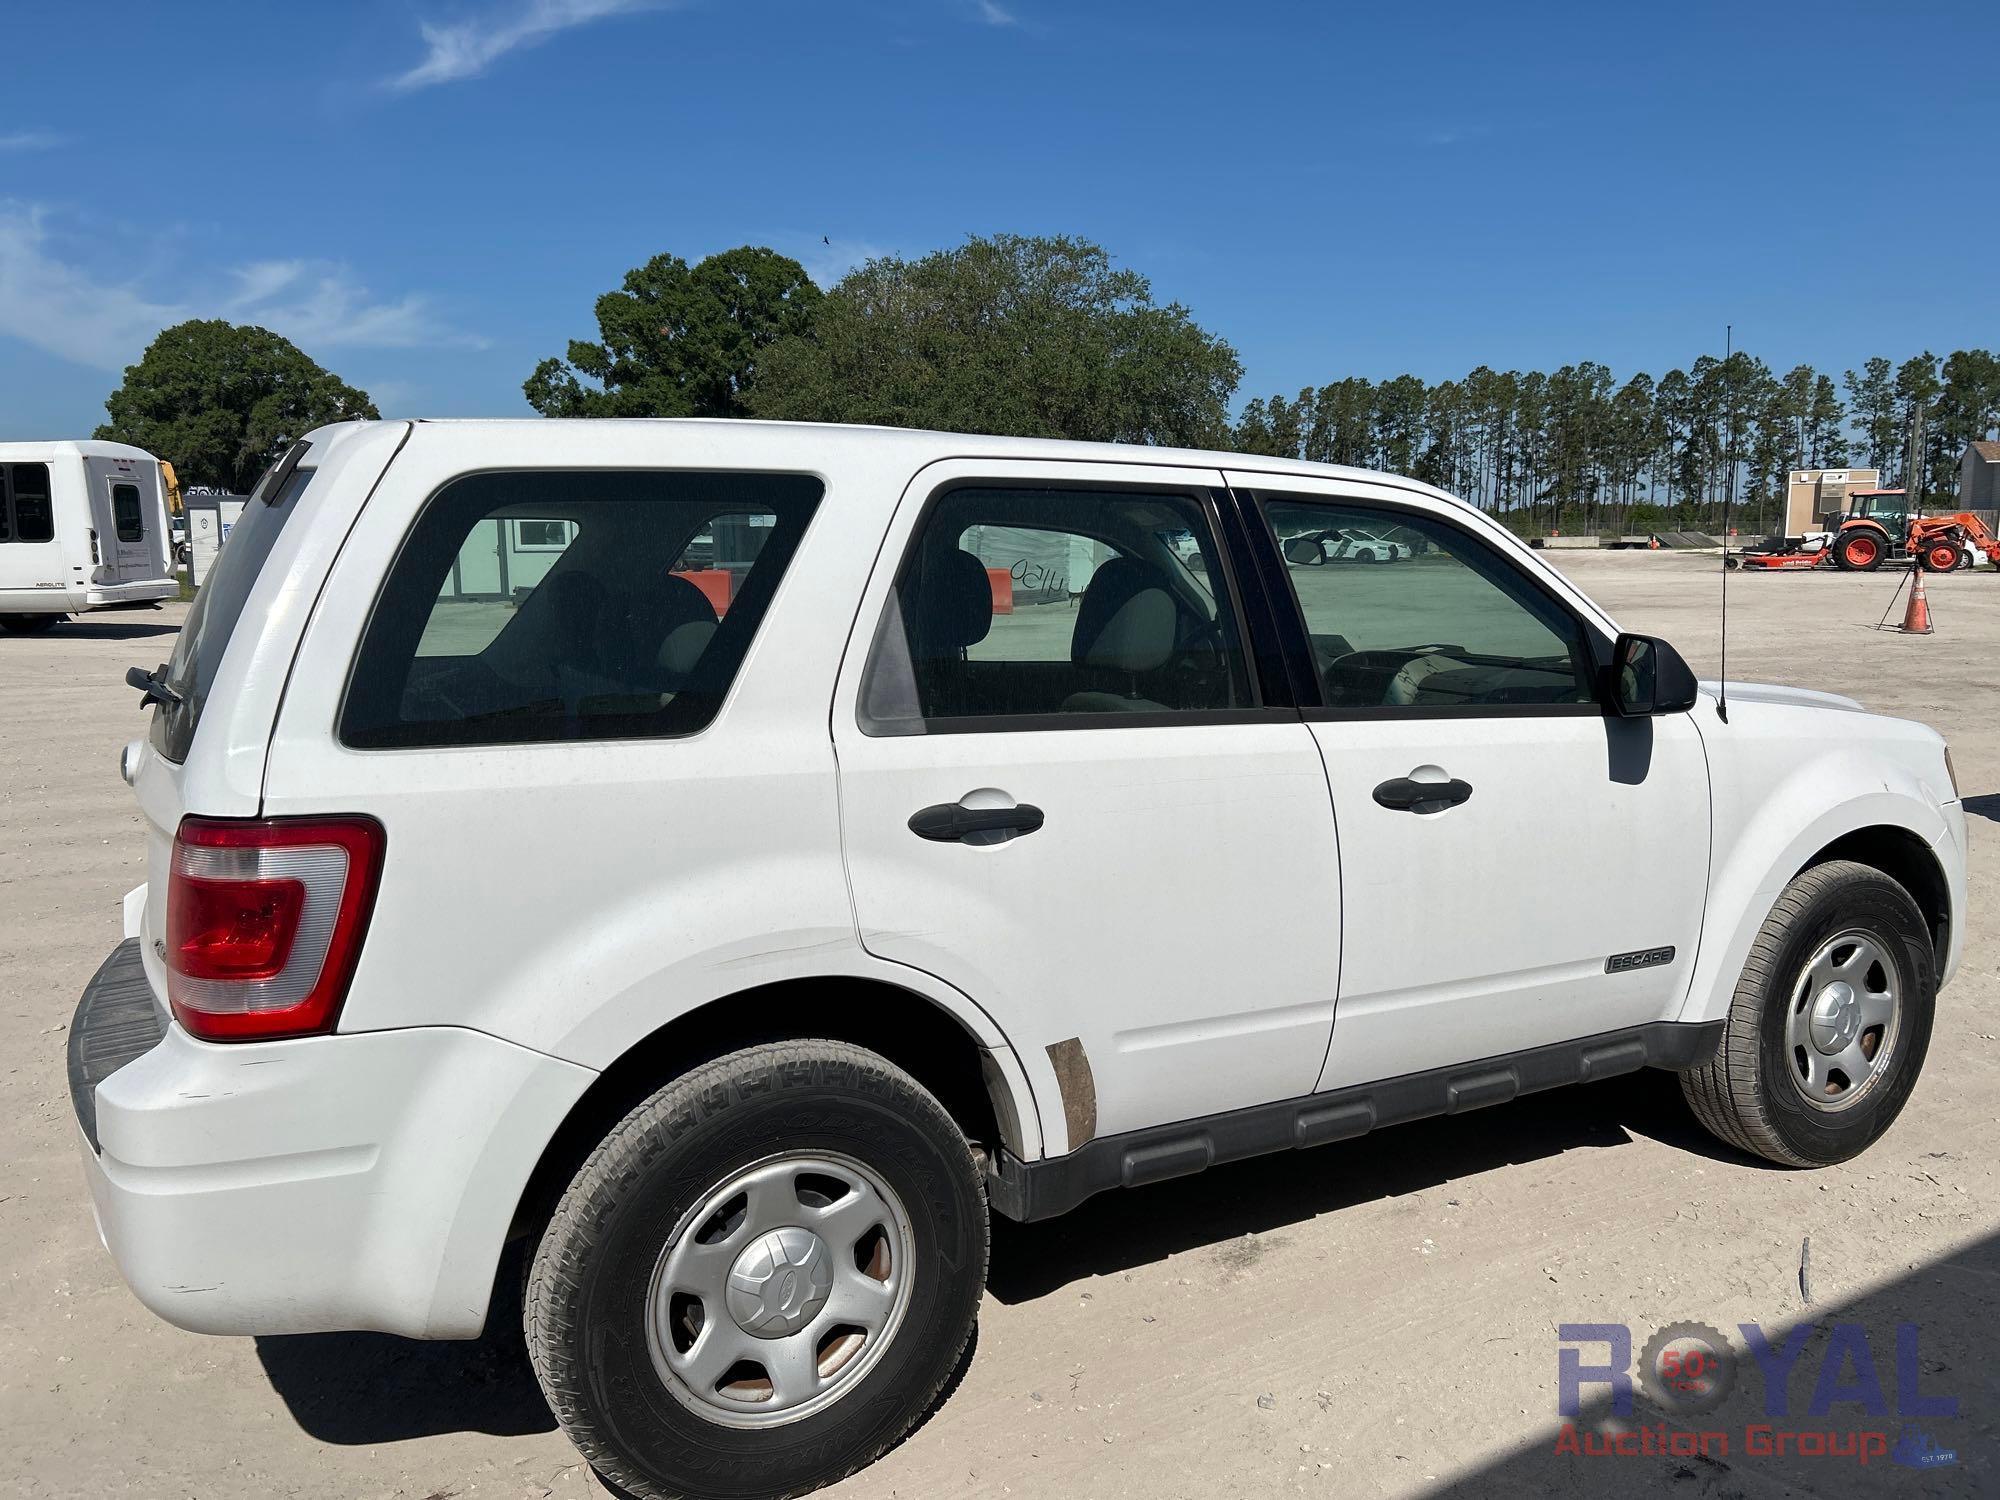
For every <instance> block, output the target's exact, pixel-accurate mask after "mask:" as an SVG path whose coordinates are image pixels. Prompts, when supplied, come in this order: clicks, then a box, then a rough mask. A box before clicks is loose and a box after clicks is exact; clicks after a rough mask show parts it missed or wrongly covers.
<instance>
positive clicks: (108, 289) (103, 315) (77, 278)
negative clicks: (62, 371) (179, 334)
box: [0, 200, 189, 370]
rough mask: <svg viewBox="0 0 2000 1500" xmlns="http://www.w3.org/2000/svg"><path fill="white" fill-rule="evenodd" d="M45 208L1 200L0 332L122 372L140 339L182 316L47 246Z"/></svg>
mask: <svg viewBox="0 0 2000 1500" xmlns="http://www.w3.org/2000/svg"><path fill="white" fill-rule="evenodd" d="M47 217H48V216H47V212H46V210H44V209H42V208H40V207H38V206H36V205H33V204H27V203H14V202H8V201H4V200H0V334H11V335H13V336H14V337H15V338H17V339H22V340H25V341H26V342H27V343H30V344H33V345H34V346H35V347H36V348H38V349H45V350H47V351H48V352H49V353H50V354H54V355H57V356H59V357H61V358H63V359H67V360H71V361H73V362H75V363H76V364H80V365H93V366H96V367H97V368H99V369H105V370H116V369H122V368H123V367H124V366H125V365H126V364H127V363H129V362H130V361H132V360H135V359H137V358H138V357H139V351H140V350H141V349H142V348H144V347H145V344H146V341H147V340H148V339H150V338H152V336H153V335H154V334H155V333H158V332H159V331H160V330H161V329H162V328H164V327H166V326H167V325H168V324H169V323H174V322H178V321H179V320H180V319H182V318H184V317H187V316H189V313H188V310H187V309H186V308H185V307H183V306H180V305H179V304H177V303H171V302H155V301H153V300H151V299H150V298H148V297H146V296H145V295H144V294H143V293H141V292H140V291H139V290H138V289H137V288H136V287H134V286H131V285H129V284H123V283H117V282H104V281H99V280H96V279H95V278H93V277H92V276H91V275H90V274H89V273H88V272H86V271H84V270H82V269H80V268H78V267H76V266H73V265H68V264H65V263H64V262H63V261H61V260H58V259H57V258H55V257H54V256H53V255H51V254H50V253H49V251H48V248H47V243H48V228H47Z"/></svg>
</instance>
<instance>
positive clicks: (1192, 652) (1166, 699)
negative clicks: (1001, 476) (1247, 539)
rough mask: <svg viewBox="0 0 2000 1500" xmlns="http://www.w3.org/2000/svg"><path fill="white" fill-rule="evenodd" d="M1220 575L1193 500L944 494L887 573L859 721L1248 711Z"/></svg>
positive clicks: (1117, 720) (1116, 493)
mask: <svg viewBox="0 0 2000 1500" xmlns="http://www.w3.org/2000/svg"><path fill="white" fill-rule="evenodd" d="M1221 578H1222V572H1221V564H1220V553H1219V551H1218V549H1217V547H1216V543H1215V539H1214V537H1213V534H1212V533H1211V531H1210V528H1209V523H1208V517H1207V514H1206V512H1205V509H1204V507H1203V505H1202V504H1201V501H1200V499H1199V498H1198V497H1197V496H1195V495H1192V494H1177V493H1173V492H1170V491H1154V490H1122V489H1121V490H1059V489H1051V490H1039V489H1038V490H1013V489H989V488H984V487H979V486H971V487H966V488H961V489H954V490H949V491H947V492H946V493H944V494H943V495H941V496H939V497H938V498H937V499H936V500H935V501H933V503H932V505H931V507H930V509H929V511H928V512H927V514H926V516H925V518H924V522H923V524H922V526H921V527H920V528H919V529H918V532H917V535H916V536H915V537H914V538H913V539H912V541H911V546H910V551H909V553H908V555H907V557H906V558H905V560H904V563H903V566H902V569H901V571H900V573H899V574H898V576H897V580H896V593H895V598H894V604H893V608H892V610H891V614H890V617H889V618H888V619H887V620H885V622H884V625H883V628H882V631H881V634H880V635H879V636H878V638H877V642H876V646H875V650H874V653H873V655H872V657H871V659H870V663H869V668H868V678H867V684H866V686H865V687H864V690H863V696H862V727H863V729H864V730H865V731H866V732H867V733H869V734H881V735H887V734H921V733H924V732H926V731H938V730H944V731H965V730H989V731H990V730H1000V729H1010V728H1012V729H1039V728H1048V727H1052V726H1054V725H1057V724H1062V725H1078V724H1086V723H1088V724H1101V725H1104V726H1112V725H1117V724H1127V725H1129V724H1133V723H1138V722H1145V720H1144V719H1142V718H1135V717H1134V716H1145V715H1153V716H1159V715H1167V716H1174V715H1183V714H1199V713H1215V712H1227V711H1234V710H1241V709H1245V708H1251V707H1254V706H1255V704H1256V700H1255V698H1254V697H1253V695H1252V690H1251V685H1250V678H1249V671H1248V667H1247V663H1246V661H1245V657H1244V652H1243V649H1242V645H1241V637H1240V635H1239V633H1238V630H1237V622H1236V613H1235V610H1234V609H1233V607H1232V606H1231V604H1230V602H1229V599H1228V596H1227V593H1226V591H1225V592H1224V593H1223V594H1222V595H1221V596H1220V597H1218V593H1217V589H1218V588H1219V587H1220V586H1221ZM1211 580H1214V582H1211Z"/></svg>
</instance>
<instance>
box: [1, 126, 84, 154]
mask: <svg viewBox="0 0 2000 1500" xmlns="http://www.w3.org/2000/svg"><path fill="white" fill-rule="evenodd" d="M68 144H69V137H68V136H66V135H59V134H57V133H56V132H55V131H53V130H16V131H14V132H13V133H12V134H11V135H0V151H53V150H54V149H55V148H56V147H58V146H66V145H68Z"/></svg>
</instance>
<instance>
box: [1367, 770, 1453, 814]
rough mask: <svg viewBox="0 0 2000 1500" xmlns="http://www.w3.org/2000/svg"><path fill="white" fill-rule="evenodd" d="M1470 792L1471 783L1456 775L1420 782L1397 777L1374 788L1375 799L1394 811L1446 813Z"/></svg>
mask: <svg viewBox="0 0 2000 1500" xmlns="http://www.w3.org/2000/svg"><path fill="white" fill-rule="evenodd" d="M1471 795H1472V783H1471V782H1469V781H1460V780H1459V779H1458V778H1457V777H1455V776H1454V777H1453V778H1452V779H1451V780H1450V781H1418V780H1416V779H1415V778H1413V777H1409V776H1398V777H1396V778H1395V779H1394V780H1393V781H1385V782H1383V783H1382V784H1381V785H1380V786H1378V787H1376V788H1375V800H1376V801H1377V802H1379V803H1380V804H1381V805H1382V806H1384V807H1386V808H1389V809H1390V810H1391V811H1393V812H1413V813H1434V812H1443V811H1444V810H1445V809H1446V808H1447V807H1456V806H1458V804H1459V803H1461V802H1463V801H1465V799H1466V798H1468V797H1470V796H1471Z"/></svg>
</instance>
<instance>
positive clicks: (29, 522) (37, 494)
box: [0, 464, 56, 542]
mask: <svg viewBox="0 0 2000 1500" xmlns="http://www.w3.org/2000/svg"><path fill="white" fill-rule="evenodd" d="M6 469H7V485H6V494H5V496H3V497H0V542H10V541H11V542H52V541H54V540H55V538H56V518H55V511H54V510H53V509H52V508H51V507H50V505H49V466H48V465H47V464H8V465H7V466H6Z"/></svg>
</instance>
